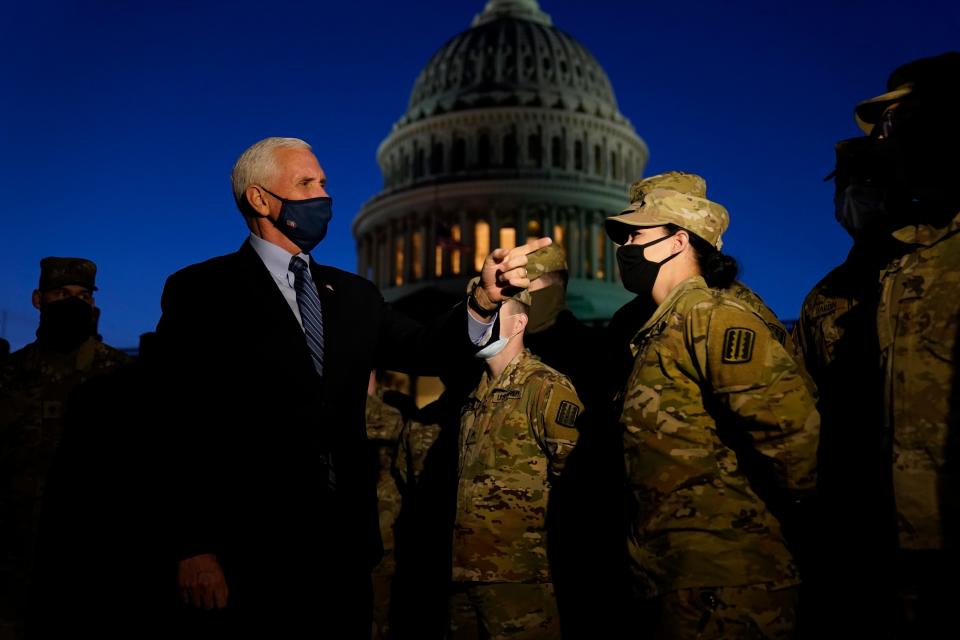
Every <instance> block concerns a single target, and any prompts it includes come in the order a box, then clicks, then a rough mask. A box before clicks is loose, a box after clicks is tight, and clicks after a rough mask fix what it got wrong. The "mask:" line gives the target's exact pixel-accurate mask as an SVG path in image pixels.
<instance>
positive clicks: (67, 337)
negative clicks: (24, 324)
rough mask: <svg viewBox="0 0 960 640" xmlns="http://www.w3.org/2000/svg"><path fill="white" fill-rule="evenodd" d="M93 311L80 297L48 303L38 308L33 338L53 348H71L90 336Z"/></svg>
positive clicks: (64, 350)
mask: <svg viewBox="0 0 960 640" xmlns="http://www.w3.org/2000/svg"><path fill="white" fill-rule="evenodd" d="M95 326H96V314H95V313H94V309H93V307H92V306H91V305H90V304H89V303H87V302H84V301H83V300H81V299H80V298H66V299H64V300H57V301H56V302H48V303H46V304H44V305H42V306H41V307H40V326H39V328H38V329H37V339H38V340H40V342H42V343H43V345H44V346H46V347H49V348H51V349H54V350H56V351H63V352H66V351H72V350H74V349H76V348H77V347H79V346H80V345H81V344H82V343H83V342H84V340H86V339H87V338H89V337H90V336H92V335H94V333H95Z"/></svg>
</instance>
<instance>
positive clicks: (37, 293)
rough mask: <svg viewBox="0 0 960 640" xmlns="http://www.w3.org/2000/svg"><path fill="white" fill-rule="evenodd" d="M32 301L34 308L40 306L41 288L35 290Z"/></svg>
mask: <svg viewBox="0 0 960 640" xmlns="http://www.w3.org/2000/svg"><path fill="white" fill-rule="evenodd" d="M32 302H33V308H34V309H39V308H40V290H39V289H34V290H33V297H32Z"/></svg>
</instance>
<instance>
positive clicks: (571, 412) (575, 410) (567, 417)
mask: <svg viewBox="0 0 960 640" xmlns="http://www.w3.org/2000/svg"><path fill="white" fill-rule="evenodd" d="M579 415H580V407H578V406H577V405H575V404H573V403H572V402H570V401H568V400H562V401H561V402H560V406H559V407H558V408H557V417H556V418H555V421H556V423H557V424H559V425H560V426H563V427H570V428H571V429H572V428H573V427H574V426H576V424H577V416H579Z"/></svg>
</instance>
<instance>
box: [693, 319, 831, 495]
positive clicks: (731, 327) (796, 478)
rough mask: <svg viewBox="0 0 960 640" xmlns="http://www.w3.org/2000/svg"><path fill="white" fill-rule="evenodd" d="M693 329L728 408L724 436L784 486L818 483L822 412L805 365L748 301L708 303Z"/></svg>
mask: <svg viewBox="0 0 960 640" xmlns="http://www.w3.org/2000/svg"><path fill="white" fill-rule="evenodd" d="M687 332H688V340H689V343H688V344H689V345H690V347H691V348H692V350H693V351H694V353H695V356H696V361H697V363H698V366H699V368H700V370H701V373H702V374H703V376H704V379H705V382H706V383H707V386H708V387H709V389H710V390H711V391H712V396H711V401H712V402H715V403H717V404H718V405H719V408H720V410H721V411H720V416H721V417H720V419H718V420H717V425H718V426H717V429H718V433H719V435H720V436H721V437H722V438H724V439H726V440H727V441H729V442H733V443H738V444H739V445H740V446H741V447H744V448H745V449H746V451H747V452H748V454H747V455H746V456H745V457H746V458H748V459H751V462H752V463H753V464H756V465H759V466H760V467H761V468H762V471H763V473H764V476H772V478H771V480H772V481H773V482H774V483H775V484H776V485H777V487H779V488H780V489H786V490H788V491H790V492H802V491H807V490H810V489H813V488H814V486H815V483H816V462H817V443H818V436H819V431H820V415H819V414H818V413H817V410H816V403H815V399H814V397H813V395H812V393H811V391H810V389H809V387H808V386H807V383H806V380H805V379H804V376H803V373H802V370H801V369H800V367H799V366H798V365H797V364H796V362H794V360H793V358H792V357H791V356H790V354H789V353H788V352H787V351H786V349H785V348H784V347H783V346H782V345H780V344H779V343H778V342H777V341H776V340H774V339H772V337H771V336H770V332H769V330H768V328H767V326H766V324H765V323H764V322H762V321H761V319H760V318H758V317H757V316H755V315H754V314H752V313H750V312H749V311H747V310H745V309H743V308H741V307H735V306H732V305H725V304H721V305H709V306H707V305H703V306H701V307H699V308H697V309H695V310H694V311H693V312H692V313H691V314H689V316H688V318H687ZM739 453H740V452H739V451H738V454H739Z"/></svg>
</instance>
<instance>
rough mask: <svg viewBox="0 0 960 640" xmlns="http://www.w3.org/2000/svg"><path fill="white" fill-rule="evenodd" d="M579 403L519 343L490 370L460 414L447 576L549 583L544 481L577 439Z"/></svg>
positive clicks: (558, 468)
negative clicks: (494, 373)
mask: <svg viewBox="0 0 960 640" xmlns="http://www.w3.org/2000/svg"><path fill="white" fill-rule="evenodd" d="M582 409H583V405H582V404H581V402H580V400H579V398H578V397H577V394H576V391H574V389H573V385H571V384H570V381H569V380H568V379H567V377H566V376H564V375H562V374H560V373H558V372H556V371H555V370H553V369H551V368H550V367H548V366H547V365H545V364H543V363H542V362H540V360H539V359H537V358H536V356H534V355H532V354H531V353H530V352H529V351H527V350H524V351H523V352H521V353H520V354H519V355H518V356H517V357H516V358H514V359H513V361H512V362H510V364H508V365H507V367H506V368H505V369H504V370H503V372H502V373H501V374H500V376H498V377H497V378H496V379H495V380H494V379H491V377H490V374H489V372H485V373H484V374H483V378H482V379H481V381H480V384H479V385H478V386H477V388H476V390H475V391H474V392H473V393H472V394H471V395H470V397H469V398H468V399H467V402H466V404H465V405H464V408H463V413H462V416H461V423H460V424H461V428H460V461H459V467H458V469H459V485H458V489H457V514H456V521H455V525H454V533H453V579H454V580H457V581H464V582H549V581H550V570H549V566H548V563H547V546H546V539H545V532H546V522H545V521H546V511H547V499H548V493H549V480H550V478H551V477H553V478H555V477H556V476H557V475H559V474H560V472H561V471H562V469H563V465H564V462H565V460H566V458H567V456H568V455H569V454H570V452H571V451H572V450H573V447H574V445H575V443H576V441H577V431H576V429H575V428H574V422H575V421H576V418H577V416H578V415H579V413H580V411H582Z"/></svg>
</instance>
